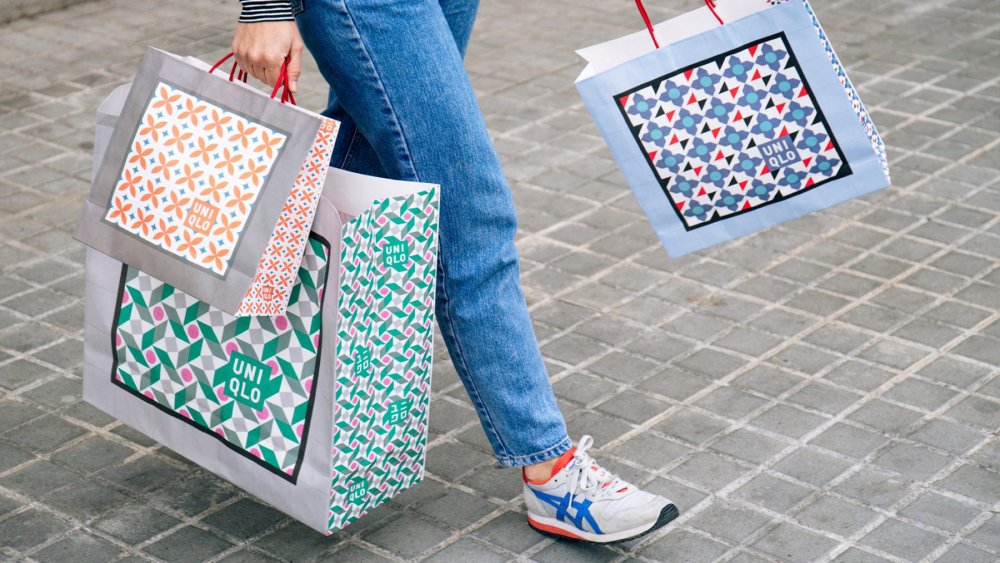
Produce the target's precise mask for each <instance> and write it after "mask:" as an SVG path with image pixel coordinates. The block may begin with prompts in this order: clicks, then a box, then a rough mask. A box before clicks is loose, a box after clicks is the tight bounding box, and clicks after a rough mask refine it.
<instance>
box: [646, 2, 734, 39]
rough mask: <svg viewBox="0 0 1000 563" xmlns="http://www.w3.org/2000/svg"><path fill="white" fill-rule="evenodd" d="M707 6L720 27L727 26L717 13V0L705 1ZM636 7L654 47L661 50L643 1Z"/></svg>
mask: <svg viewBox="0 0 1000 563" xmlns="http://www.w3.org/2000/svg"><path fill="white" fill-rule="evenodd" d="M705 6H707V7H708V9H709V11H711V12H712V15H713V16H715V19H716V20H718V22H719V25H726V22H724V21H722V18H721V17H719V13H718V12H716V11H715V8H717V6H716V5H715V0H705ZM635 7H636V8H638V9H639V15H640V16H642V22H643V23H645V24H646V30H647V31H649V36H650V37H651V38H652V39H653V46H654V47H656V48H657V49H659V48H660V42H659V41H657V40H656V32H655V31H653V22H651V21H649V14H647V13H646V7H645V6H643V5H642V0H635Z"/></svg>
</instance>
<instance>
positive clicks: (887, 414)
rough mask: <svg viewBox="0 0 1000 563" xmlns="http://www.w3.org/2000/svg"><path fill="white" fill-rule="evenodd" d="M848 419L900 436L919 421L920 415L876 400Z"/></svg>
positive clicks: (866, 404) (863, 406)
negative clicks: (900, 433) (899, 434)
mask: <svg viewBox="0 0 1000 563" xmlns="http://www.w3.org/2000/svg"><path fill="white" fill-rule="evenodd" d="M848 418H850V419H851V420H853V421H855V422H858V423H861V424H865V425H867V426H870V427H872V428H875V429H877V430H882V431H883V432H888V433H892V434H898V433H899V432H901V431H903V430H904V429H906V428H907V427H908V426H910V425H911V424H913V423H914V422H915V421H917V420H919V419H920V413H919V412H916V411H913V410H909V409H906V408H903V407H898V406H896V405H893V404H891V403H887V402H885V401H878V400H876V401H871V402H868V403H865V404H864V405H862V407H861V408H859V409H858V410H856V411H854V412H853V413H851V415H850V416H849V417H848Z"/></svg>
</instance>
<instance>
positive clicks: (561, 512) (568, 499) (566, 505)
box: [529, 487, 604, 534]
mask: <svg viewBox="0 0 1000 563" xmlns="http://www.w3.org/2000/svg"><path fill="white" fill-rule="evenodd" d="M529 488H530V487H529ZM531 492H533V493H535V496H536V497H538V500H540V501H542V502H544V503H545V504H548V505H549V506H552V507H554V508H555V509H556V518H558V519H559V521H561V522H565V521H566V519H567V518H568V519H569V521H570V522H571V523H572V524H573V525H574V526H576V527H577V528H579V529H581V530H584V531H586V530H585V529H584V527H583V522H584V521H586V522H587V524H589V525H590V527H591V529H592V530H593V533H595V534H603V533H604V532H602V531H601V528H600V527H599V526H598V525H597V522H595V521H594V517H593V515H591V514H590V505H591V502H590V500H589V499H584V500H583V502H576V501H574V500H573V498H572V496H571V495H570V494H569V493H566V495H565V496H561V497H557V496H555V495H550V494H546V493H543V492H539V491H536V490H535V489H533V488H531ZM570 508H573V509H574V511H575V514H572V515H571V514H570V513H569V509H570Z"/></svg>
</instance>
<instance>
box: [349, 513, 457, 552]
mask: <svg viewBox="0 0 1000 563" xmlns="http://www.w3.org/2000/svg"><path fill="white" fill-rule="evenodd" d="M449 535H450V534H449V532H448V531H447V530H446V529H445V528H443V527H441V526H438V525H436V524H431V523H430V522H428V521H426V520H424V519H422V518H416V517H411V518H397V519H394V520H391V521H390V522H389V523H388V524H386V525H385V526H381V527H379V528H376V529H374V530H372V531H370V532H368V533H366V534H364V539H365V541H368V542H371V543H372V544H374V545H377V546H379V547H381V548H382V549H385V550H388V551H391V552H392V553H394V554H396V555H398V556H399V557H404V558H412V557H416V556H418V555H420V554H421V553H423V552H425V551H427V550H429V549H431V548H432V547H434V546H435V545H437V544H438V543H440V542H441V541H444V539H445V538H447V537H448V536H449Z"/></svg>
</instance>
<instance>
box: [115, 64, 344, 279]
mask: <svg viewBox="0 0 1000 563" xmlns="http://www.w3.org/2000/svg"><path fill="white" fill-rule="evenodd" d="M287 140H288V137H287V135H285V134H284V133H282V132H280V131H276V130H273V129H271V128H269V127H267V126H265V125H263V124H261V123H258V122H255V121H252V120H250V119H247V118H246V117H243V116H242V115H239V114H236V113H234V112H232V111H230V110H228V109H226V108H224V107H221V106H218V105H215V104H214V103H211V102H207V101H205V100H202V99H199V98H198V97H196V96H194V95H192V94H189V93H188V92H185V91H183V90H181V89H179V88H175V87H173V86H171V85H169V84H165V83H162V82H161V83H160V84H158V85H157V86H156V88H155V89H154V94H153V97H152V99H151V100H150V101H149V104H148V105H147V106H146V110H145V111H144V113H143V115H142V117H141V119H140V122H139V127H138V128H137V131H136V134H135V137H134V138H133V139H132V141H131V142H130V143H129V146H130V147H131V149H130V150H129V154H128V155H127V156H126V158H125V162H124V164H123V166H122V169H121V174H120V175H119V178H118V181H117V183H116V187H115V190H114V192H113V194H112V197H111V201H110V202H109V203H108V209H107V212H106V213H105V215H104V219H105V221H108V222H109V223H111V224H114V225H116V226H118V227H120V228H122V229H123V230H125V231H128V232H130V233H132V234H134V235H135V236H137V237H138V238H141V239H143V240H145V241H147V242H149V243H152V244H154V245H156V246H157V247H159V248H160V249H162V250H163V251H165V252H167V253H170V254H173V255H175V256H179V257H182V258H184V259H185V260H187V261H189V262H190V263H192V264H195V265H198V266H199V267H201V268H204V269H206V270H208V271H211V272H213V273H216V274H220V275H224V274H225V273H226V272H227V271H228V270H229V265H230V260H231V259H232V256H233V254H234V252H235V248H236V245H237V244H239V241H240V237H241V236H242V234H243V230H244V228H246V226H247V222H248V220H249V218H250V215H251V214H252V213H253V209H254V205H255V204H256V203H257V202H258V201H259V199H260V194H261V191H262V190H263V188H264V186H265V185H266V184H267V179H268V177H269V175H270V173H271V171H272V168H273V167H274V163H275V162H276V161H277V159H278V157H279V155H280V154H281V150H282V148H283V147H284V146H285V143H286V141H287ZM324 170H325V169H324ZM320 183H321V184H322V182H320ZM199 202H210V203H211V205H212V206H215V207H217V208H218V209H219V210H220V211H219V212H218V214H217V216H216V215H211V216H208V218H206V216H205V215H197V216H196V217H194V218H192V207H193V206H197V205H199ZM192 219H197V220H192ZM213 221H214V223H213ZM194 227H197V229H200V230H196V229H195V228H194ZM208 233H210V234H208ZM306 235H308V233H306ZM303 240H305V239H304V238H303ZM300 254H301V253H300Z"/></svg>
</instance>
